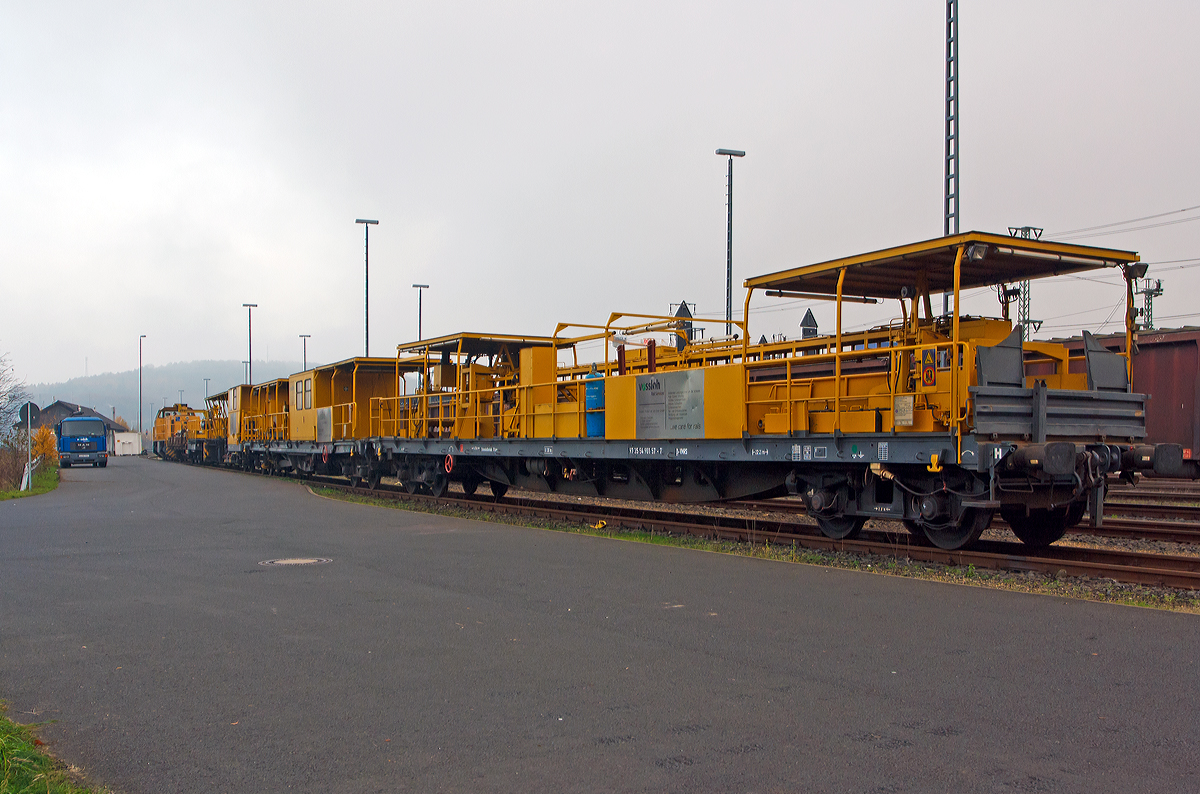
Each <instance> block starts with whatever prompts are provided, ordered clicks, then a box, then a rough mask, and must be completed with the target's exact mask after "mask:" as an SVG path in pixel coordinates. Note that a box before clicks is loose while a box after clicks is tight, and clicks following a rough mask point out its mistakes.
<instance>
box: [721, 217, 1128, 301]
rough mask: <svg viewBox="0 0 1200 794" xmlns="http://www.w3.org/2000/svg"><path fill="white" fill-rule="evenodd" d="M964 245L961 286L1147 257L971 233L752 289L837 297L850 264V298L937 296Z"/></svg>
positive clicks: (759, 280) (801, 271) (751, 284)
mask: <svg viewBox="0 0 1200 794" xmlns="http://www.w3.org/2000/svg"><path fill="white" fill-rule="evenodd" d="M963 245H966V246H967V251H968V255H965V256H963V262H962V272H961V282H960V284H961V288H962V289H971V288H974V287H987V286H992V285H994V284H1012V283H1015V282H1018V281H1024V280H1026V279H1036V278H1044V277H1047V276H1061V275H1065V274H1068V273H1080V272H1084V271H1088V270H1099V269H1101V268H1106V267H1117V266H1119V265H1123V264H1128V263H1132V262H1138V261H1140V257H1139V256H1138V255H1137V254H1136V253H1134V252H1132V251H1120V250H1117V249H1114V248H1093V247H1091V246H1085V245H1071V244H1070V243H1055V242H1049V241H1045V240H1032V239H1026V238H1023V237H1010V236H1008V235H1004V234H988V233H986V232H967V233H966V234H956V235H952V236H950V237H938V238H935V239H933V240H926V241H924V242H920V243H913V244H911V245H903V246H899V247H896V248H885V249H883V250H882V251H874V252H871V253H868V254H859V255H858V256H851V257H845V258H843V259H831V260H830V261H828V262H820V263H818V264H815V265H806V266H804V267H797V268H792V269H790V270H781V271H779V272H778V273H768V274H767V275H764V276H756V277H754V278H749V279H746V281H745V282H744V286H745V287H746V288H747V289H758V290H782V291H786V292H809V293H816V294H821V295H835V294H837V282H838V271H839V270H841V269H842V268H845V269H846V280H845V282H844V284H843V286H842V294H843V295H845V296H848V297H849V296H861V297H865V298H899V297H901V290H902V289H904V288H905V287H907V288H909V289H919V288H920V287H924V288H925V289H926V290H927V291H928V292H930V293H934V292H950V291H952V290H953V289H954V258H955V255H956V254H957V252H958V248H959V247H960V246H963ZM909 297H911V294H910V295H909Z"/></svg>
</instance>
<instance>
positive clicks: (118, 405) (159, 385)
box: [26, 361, 301, 428]
mask: <svg viewBox="0 0 1200 794" xmlns="http://www.w3.org/2000/svg"><path fill="white" fill-rule="evenodd" d="M300 366H301V364H300V362H299V361H255V362H254V381H255V383H261V382H262V381H265V380H270V379H272V378H283V377H286V376H288V375H290V374H292V373H293V372H299V371H300ZM205 378H208V379H209V380H208V393H209V394H216V393H217V392H220V391H225V390H226V389H228V388H230V387H231V386H236V385H237V384H239V383H242V382H243V381H245V379H246V367H245V365H244V364H242V363H241V362H240V361H181V362H179V363H176V364H166V365H163V366H160V367H155V366H149V365H147V366H145V367H143V368H142V410H143V412H144V413H143V423H144V424H145V426H146V427H147V428H148V427H150V424H151V421H152V419H153V417H154V411H157V410H158V409H159V408H161V407H162V406H163V401H164V400H165V401H166V402H167V403H176V402H179V390H180V389H183V401H184V402H185V403H187V404H188V405H190V406H192V407H193V408H202V407H203V406H204V379H205ZM26 391H28V392H29V395H30V399H32V400H33V401H34V402H36V403H37V404H38V405H39V406H45V405H49V404H50V403H52V402H54V401H55V400H66V401H67V402H73V403H77V404H79V405H86V406H89V407H91V408H94V409H95V410H96V411H98V412H100V413H102V414H104V415H105V416H109V417H111V416H112V415H113V411H114V409H115V411H116V415H117V416H120V417H123V418H124V419H125V421H126V422H128V423H129V426H130V427H131V428H135V427H136V425H137V403H138V371H137V370H136V369H133V370H129V371H127V372H105V373H103V374H100V375H89V376H88V377H86V378H72V379H71V380H68V381H64V382H63V383H36V384H32V385H27V386H26ZM152 403H153V410H151V408H152V406H151V404H152Z"/></svg>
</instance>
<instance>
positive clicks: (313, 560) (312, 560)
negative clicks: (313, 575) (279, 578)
mask: <svg viewBox="0 0 1200 794" xmlns="http://www.w3.org/2000/svg"><path fill="white" fill-rule="evenodd" d="M327 562H333V560H331V559H329V558H327V557H285V558H283V559H281V560H263V561H262V562H260V563H259V565H324V564H325V563H327Z"/></svg>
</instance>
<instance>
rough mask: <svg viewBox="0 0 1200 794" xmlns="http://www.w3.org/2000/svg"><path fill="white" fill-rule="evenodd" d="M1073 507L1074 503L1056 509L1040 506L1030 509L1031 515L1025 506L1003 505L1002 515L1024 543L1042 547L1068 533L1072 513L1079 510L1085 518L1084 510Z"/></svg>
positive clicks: (1080, 516) (1079, 514)
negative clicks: (1075, 509)
mask: <svg viewBox="0 0 1200 794" xmlns="http://www.w3.org/2000/svg"><path fill="white" fill-rule="evenodd" d="M1073 507H1074V505H1071V506H1068V507H1060V508H1058V509H1056V510H1049V509H1046V508H1038V509H1034V510H1030V511H1029V515H1025V508H1024V507H1022V506H1021V505H1012V506H1011V507H1009V506H1005V507H1002V508H1001V509H1000V516H1001V517H1002V518H1003V519H1004V520H1005V521H1007V522H1008V525H1009V526H1010V527H1012V531H1013V534H1014V535H1016V536H1017V537H1018V538H1020V539H1021V542H1022V543H1024V544H1025V545H1026V546H1034V547H1035V548H1042V547H1045V546H1049V545H1050V544H1051V543H1053V542H1054V541H1056V540H1058V539H1059V538H1061V537H1062V536H1063V535H1065V534H1067V527H1068V526H1070V523H1069V521H1070V519H1071V518H1072V513H1074V512H1078V516H1079V518H1083V511H1082V510H1078V511H1073V510H1072V508H1073ZM1075 523H1076V524H1077V523H1079V520H1078V519H1076V520H1075Z"/></svg>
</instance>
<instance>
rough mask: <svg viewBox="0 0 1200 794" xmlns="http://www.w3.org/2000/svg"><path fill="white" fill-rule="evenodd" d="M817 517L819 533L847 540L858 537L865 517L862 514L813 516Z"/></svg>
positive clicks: (835, 538)
mask: <svg viewBox="0 0 1200 794" xmlns="http://www.w3.org/2000/svg"><path fill="white" fill-rule="evenodd" d="M813 518H815V519H817V528H818V529H820V530H821V534H822V535H824V536H825V537H827V538H833V539H834V540H847V539H849V538H856V537H858V533H860V532H862V528H863V524H865V523H867V519H866V518H863V517H862V516H832V517H829V518H826V517H825V516H813Z"/></svg>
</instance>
